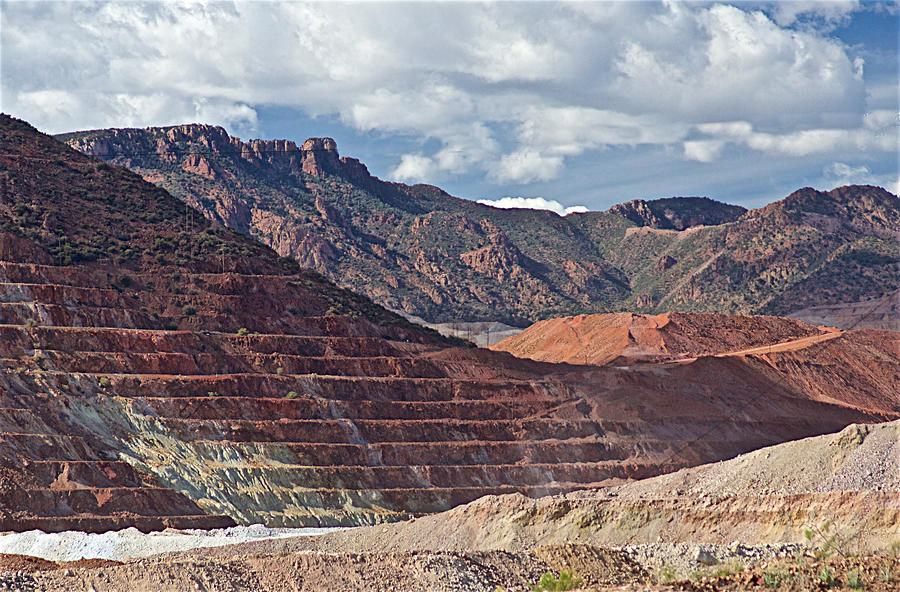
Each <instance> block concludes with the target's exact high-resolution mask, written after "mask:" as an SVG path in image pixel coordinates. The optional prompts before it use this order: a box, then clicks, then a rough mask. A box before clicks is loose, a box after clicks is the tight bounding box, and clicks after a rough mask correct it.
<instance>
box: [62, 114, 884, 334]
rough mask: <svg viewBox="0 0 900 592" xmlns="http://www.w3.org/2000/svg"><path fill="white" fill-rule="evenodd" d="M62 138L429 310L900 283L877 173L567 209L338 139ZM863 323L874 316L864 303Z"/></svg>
mask: <svg viewBox="0 0 900 592" xmlns="http://www.w3.org/2000/svg"><path fill="white" fill-rule="evenodd" d="M61 139H63V140H65V141H67V142H68V143H69V144H70V145H72V146H73V147H75V148H77V149H79V150H82V151H84V152H87V153H90V154H94V155H103V157H104V158H105V159H107V160H109V161H111V162H115V163H117V164H122V165H125V166H128V167H130V168H132V169H133V170H135V171H137V172H138V173H140V174H141V175H143V176H144V177H145V178H146V179H148V180H150V181H152V182H154V183H157V184H159V185H160V186H162V187H164V188H165V189H167V190H168V191H170V192H172V193H173V194H175V195H176V196H177V197H179V198H181V199H183V200H185V201H186V202H187V203H189V204H190V205H192V206H194V207H196V208H198V209H200V210H201V211H203V212H204V214H205V215H206V216H208V217H209V218H211V219H214V220H217V221H219V222H221V223H223V224H226V225H229V226H230V227H233V228H235V229H237V230H239V231H241V232H244V233H247V234H249V235H251V236H253V237H255V238H258V239H259V240H261V241H263V242H265V243H267V244H268V245H270V246H272V247H273V248H275V249H276V250H277V251H278V252H279V253H280V254H282V255H285V256H290V257H293V258H295V259H297V260H298V261H299V262H300V263H301V264H303V265H305V266H308V267H311V268H314V269H316V270H317V271H319V272H320V273H322V274H324V275H326V276H327V277H329V278H330V279H332V280H333V281H335V282H337V283H339V284H340V285H342V286H344V287H347V288H351V289H353V290H355V291H357V292H360V293H363V294H365V295H367V296H369V297H370V298H372V299H373V300H375V301H376V302H378V303H380V304H383V305H385V306H387V307H389V308H392V309H395V310H402V311H404V312H405V313H407V314H412V315H416V316H419V317H422V318H424V319H425V320H426V321H430V322H441V321H446V322H452V321H459V320H471V321H476V320H481V321H497V320H499V321H503V322H506V323H508V324H513V325H516V326H526V325H528V324H530V323H532V322H533V321H535V320H538V319H541V318H550V317H556V316H564V315H570V314H580V313H592V312H609V311H624V310H636V311H639V312H646V313H651V312H652V313H660V312H666V311H670V310H683V311H699V312H730V313H741V314H748V313H754V314H760V313H762V314H787V313H791V312H794V311H798V310H800V309H803V308H808V307H812V306H822V305H835V304H846V303H852V302H856V301H860V300H871V299H874V298H880V297H882V296H884V295H886V294H888V293H891V292H893V291H895V290H897V289H900V283H898V279H897V278H898V277H900V269H898V268H897V260H898V259H900V246H898V241H897V238H896V237H897V233H898V232H900V221H898V212H900V206H898V199H897V197H896V196H893V195H891V194H889V193H887V192H885V191H884V190H883V189H879V188H875V187H849V188H841V189H837V190H835V191H833V192H830V193H827V194H826V193H822V192H817V191H814V190H812V189H808V190H801V191H799V192H797V193H796V194H794V195H792V196H790V197H789V198H787V199H785V200H783V201H782V202H776V203H775V204H771V205H770V206H767V207H766V208H762V209H760V210H754V211H752V212H747V211H746V210H745V209H744V208H741V207H739V206H732V205H728V204H723V203H720V202H716V201H713V200H710V199H707V198H670V199H660V200H648V201H645V200H636V201H631V202H628V203H625V204H622V205H619V206H615V207H613V208H611V209H610V210H609V211H607V212H589V213H586V214H574V215H570V216H567V217H565V218H560V217H558V216H556V215H554V214H551V213H549V212H536V211H528V210H505V211H504V210H497V209H493V208H488V207H486V206H481V205H478V204H474V203H472V202H469V201H465V200H460V199H456V198H453V197H452V196H450V195H448V194H446V193H445V192H443V191H441V190H440V189H438V188H436V187H432V186H428V185H414V186H406V185H401V184H396V183H387V182H383V181H381V180H379V179H377V178H375V177H372V176H371V175H370V174H369V172H368V170H367V169H366V167H365V166H364V165H363V164H361V163H360V162H359V161H357V160H356V159H353V158H347V157H341V156H339V154H338V152H337V146H336V145H335V143H334V141H333V140H331V139H329V138H311V139H309V140H307V141H306V142H304V143H303V144H302V145H301V146H300V148H297V147H296V146H295V145H294V144H293V143H291V142H286V141H265V142H264V141H259V140H252V141H250V142H241V141H240V140H237V139H235V138H229V137H228V136H227V135H226V134H225V132H224V130H222V129H221V128H212V127H210V126H200V125H194V126H179V127H175V128H151V129H146V130H100V131H94V132H80V133H76V134H68V135H65V136H61ZM854 322H855V325H854V326H855V327H857V328H861V327H866V326H868V320H867V317H865V316H860V317H859V318H857V319H855V321H854ZM872 327H873V328H878V327H881V325H879V324H877V323H875V324H873V325H872Z"/></svg>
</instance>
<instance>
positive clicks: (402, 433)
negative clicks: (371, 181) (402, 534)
mask: <svg viewBox="0 0 900 592" xmlns="http://www.w3.org/2000/svg"><path fill="white" fill-rule="evenodd" d="M0 124H2V125H0V141H2V143H3V150H2V152H0V188H2V195H0V198H2V200H0V222H2V229H3V230H2V232H0V334H2V337H0V467H2V470H0V511H2V526H0V528H4V529H12V530H21V529H29V528H41V529H44V530H62V529H68V528H78V529H82V530H105V529H109V528H121V527H124V526H129V525H136V526H138V527H140V528H144V529H150V528H161V527H163V526H178V527H185V526H205V527H210V526H216V525H225V524H230V523H231V522H232V521H238V522H245V523H249V522H264V523H266V524H269V525H314V524H323V525H328V524H359V523H372V522H379V521H386V520H396V519H399V518H405V517H407V516H408V514H409V513H426V512H434V511H438V510H443V509H447V508H449V507H452V506H454V505H457V504H460V503H463V502H467V501H470V500H473V499H475V498H477V497H479V496H482V495H485V494H488V493H509V492H522V493H525V494H528V495H532V496H534V495H541V494H545V493H554V492H561V491H567V490H571V489H577V488H583V487H587V486H595V485H604V484H610V483H616V482H620V481H621V480H625V479H633V478H640V477H646V476H650V475H656V474H659V473H663V472H667V471H671V470H673V469H675V468H679V467H683V466H688V465H694V464H698V463H703V462H708V461H712V460H717V459H721V458H726V457H730V456H734V455H736V454H738V453H740V452H744V451H747V450H751V449H754V448H758V447H760V446H763V445H767V444H771V443H775V442H780V441H784V440H789V439H794V438H798V437H802V436H807V435H812V434H818V433H823V432H829V431H834V430H837V429H839V428H841V427H843V426H844V425H846V424H847V423H850V422H872V421H880V420H883V419H887V418H893V417H896V416H897V415H898V413H897V412H898V408H897V404H896V392H897V390H898V389H897V385H898V382H900V380H898V374H897V368H898V367H900V361H898V359H897V357H898V356H897V352H896V350H894V349H891V348H889V347H886V346H885V344H884V343H883V341H881V340H880V337H878V336H877V335H876V334H872V335H875V337H872V338H871V342H866V343H858V341H859V339H858V338H856V337H853V336H850V337H847V336H846V335H840V336H839V337H840V338H841V339H845V340H847V343H848V344H852V347H850V348H849V349H847V350H846V351H844V349H841V348H840V347H839V348H838V350H839V351H838V352H837V353H834V352H832V353H831V354H829V355H828V356H826V355H825V354H822V357H820V358H815V357H811V356H810V355H808V354H807V353H803V352H806V351H807V350H808V349H809V348H807V349H804V350H801V353H800V354H798V353H797V352H779V353H778V354H777V355H779V356H788V357H783V358H779V359H778V360H781V361H778V360H775V361H774V362H773V360H774V358H771V356H774V355H776V354H771V355H770V354H761V355H756V354H752V355H745V356H738V357H725V358H717V357H702V358H698V359H696V360H692V361H688V362H682V363H674V364H669V365H658V366H655V367H653V368H652V369H650V370H648V371H643V370H621V369H616V368H591V369H585V368H580V367H579V368H574V367H570V366H555V365H549V364H541V363H538V362H532V361H525V360H521V359H517V358H514V357H512V356H509V355H507V354H503V353H495V352H490V351H486V350H476V349H472V348H453V347H450V344H449V343H448V342H446V341H444V340H442V339H440V338H439V337H437V336H436V335H435V334H433V333H429V332H425V331H423V330H420V329H417V328H415V327H412V326H410V325H409V324H407V323H405V322H404V321H402V319H400V318H399V317H396V316H394V315H392V314H390V313H388V312H386V311H385V310H384V309H381V308H379V307H376V306H374V305H372V303H371V302H368V301H367V300H365V299H363V298H360V297H358V296H356V295H353V294H350V293H348V292H345V291H343V290H340V289H338V288H336V287H334V286H333V285H332V284H330V283H328V282H327V281H325V280H323V279H322V278H321V277H319V276H317V275H316V274H313V273H309V272H305V271H302V270H300V269H298V268H297V267H296V264H294V263H292V262H290V261H286V260H284V259H282V258H278V257H277V255H276V254H275V253H274V252H272V251H270V250H269V249H267V248H265V247H262V246H260V245H259V244H258V243H255V242H253V241H251V240H250V239H247V238H245V237H241V236H239V235H236V234H235V233H231V232H230V231H227V230H226V229H224V228H222V227H219V226H216V225H214V224H211V223H209V222H206V221H204V220H203V219H202V218H200V217H199V216H197V218H196V219H193V218H192V214H191V210H189V209H186V208H185V206H184V205H183V204H180V203H179V202H178V201H177V200H175V198H173V197H172V196H170V195H168V194H166V193H165V192H163V191H161V190H159V189H157V188H154V187H152V186H151V185H149V184H146V183H144V182H143V181H141V180H140V179H137V178H136V177H135V176H134V175H132V174H131V173H128V172H126V171H123V170H120V169H116V168H113V167H109V166H106V165H103V164H101V163H98V162H96V161H94V160H92V159H89V158H87V157H85V156H82V155H79V154H77V153H75V152H74V151H72V150H70V149H68V148H66V147H65V146H63V145H62V144H59V143H57V142H55V141H54V140H52V139H51V138H48V137H46V136H42V135H40V134H38V133H37V132H35V131H34V130H33V129H32V128H30V127H28V126H27V125H26V124H23V123H21V122H16V121H15V120H12V119H10V118H6V117H4V118H2V120H0ZM84 220H89V221H90V220H93V221H94V223H93V224H88V223H86V222H85V221H84ZM66 245H69V247H67V246H66ZM73 245H74V247H72V246H73ZM773 322H774V321H773ZM789 323H791V326H795V327H799V328H798V329H797V331H800V330H801V329H802V327H803V326H802V324H800V323H794V322H789ZM241 328H247V330H245V331H242V330H240V329H241ZM761 330H762V329H761ZM766 331H768V329H766ZM772 331H775V329H772ZM803 331H807V332H810V331H811V333H812V335H813V337H816V335H815V333H816V332H815V330H807V329H803ZM805 334H806V333H804V335H805ZM867 335H868V334H867ZM766 339H767V338H766ZM759 342H760V343H769V341H766V340H765V339H763V338H760V340H759ZM837 342H838V339H837V338H835V339H833V340H831V341H829V342H827V344H831V345H832V346H833V347H834V343H837ZM756 343H757V342H754V344H756ZM823 343H824V342H823ZM823 343H819V344H815V345H816V346H823ZM848 347H849V346H848ZM854 348H855V349H854ZM841 352H843V353H841ZM801 354H802V355H801ZM876 354H877V355H878V356H880V357H879V362H878V363H880V364H881V365H882V368H883V370H884V373H883V375H882V378H881V379H880V381H877V380H875V379H873V378H872V376H871V373H868V374H867V373H865V372H862V371H860V373H859V374H858V375H856V374H853V375H848V376H850V378H849V379H847V380H845V381H844V382H836V381H835V380H834V379H833V373H834V372H837V371H839V370H842V369H835V368H832V366H830V364H831V363H832V361H833V359H834V356H835V355H843V356H845V358H847V359H850V360H854V359H856V360H857V363H856V365H855V366H854V368H857V367H860V366H862V365H863V363H870V360H871V358H872V356H873V355H876ZM790 355H793V356H795V357H793V358H791V357H789V356H790ZM861 355H865V360H864V361H860V360H858V359H857V358H858V357H859V356H861ZM766 356H770V357H768V358H767V357H766ZM770 358H771V359H770ZM891 369H892V370H891ZM828 389H830V390H828ZM823 393H825V395H823Z"/></svg>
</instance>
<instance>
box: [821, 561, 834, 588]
mask: <svg viewBox="0 0 900 592" xmlns="http://www.w3.org/2000/svg"><path fill="white" fill-rule="evenodd" d="M819 581H820V582H822V584H824V585H825V587H826V588H831V587H833V586H834V584H835V579H834V574H833V573H832V572H831V569H829V568H828V567H826V566H824V565H823V566H822V571H820V572H819Z"/></svg>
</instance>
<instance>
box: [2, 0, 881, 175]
mask: <svg viewBox="0 0 900 592" xmlns="http://www.w3.org/2000/svg"><path fill="white" fill-rule="evenodd" d="M864 6H865V5H863V7H864ZM858 9H862V8H861V7H860V5H858V3H856V2H815V3H812V2H795V3H753V4H751V3H746V4H745V3H740V2H735V3H731V4H727V3H715V4H707V3H690V2H689V3H682V2H668V1H666V2H658V3H655V2H596V3H551V2H533V3H499V4H491V3H487V4H481V3H453V2H451V3H411V4H406V3H352V4H351V3H319V2H312V3H300V2H278V1H274V2H249V1H234V2H211V3H199V2H198V3H195V2H150V1H135V2H103V1H97V2H41V1H35V2H29V1H18V2H5V3H2V4H0V19H2V22H0V25H2V30H3V70H2V85H0V89H2V94H0V102H2V108H3V110H4V111H6V112H9V113H12V114H13V115H16V116H18V117H23V118H25V119H27V120H29V121H31V122H33V123H34V124H36V125H37V126H38V127H39V128H40V129H42V130H45V131H49V132H62V131H71V130H73V129H86V128H98V127H121V126H145V125H168V124H174V123H183V122H189V121H202V122H206V123H216V124H221V125H225V126H226V127H227V128H228V129H229V130H231V131H233V132H236V133H238V134H241V133H247V132H252V131H253V130H255V129H256V128H257V126H258V125H259V120H260V118H261V117H262V115H261V114H262V113H264V112H265V110H266V109H270V108H279V107H284V108H289V109H296V110H299V111H302V112H304V113H305V114H307V115H309V116H311V117H317V116H325V117H331V118H336V119H337V120H339V121H340V122H342V124H343V125H346V126H348V127H350V128H353V129H355V130H358V131H360V132H367V133H373V134H380V135H383V136H385V137H387V138H390V137H391V135H398V136H402V137H403V138H404V139H405V140H410V139H411V140H412V142H413V143H415V144H417V146H414V147H413V148H412V149H407V150H404V151H403V153H401V154H398V155H397V156H395V157H394V158H395V159H396V160H395V161H394V162H393V163H392V167H393V174H394V175H395V176H396V178H399V179H402V180H422V181H429V180H430V181H437V180H442V179H446V178H449V177H454V176H480V177H481V178H482V179H484V180H487V181H490V182H494V183H502V184H526V183H532V182H542V181H549V180H553V179H556V178H559V177H560V175H561V174H562V173H563V171H564V170H565V168H566V166H567V164H568V163H570V162H572V160H573V159H575V158H578V157H582V156H583V155H585V154H586V153H588V152H590V151H598V153H599V151H603V150H606V149H609V148H616V149H628V150H630V149H634V148H638V147H647V146H649V147H654V148H659V149H661V150H664V151H667V153H669V154H672V155H677V156H676V157H677V158H683V159H685V160H688V161H699V162H713V161H717V160H719V159H721V158H725V157H734V156H735V155H737V157H740V155H739V154H738V153H739V152H740V151H744V152H747V151H758V152H762V153H765V154H767V155H776V156H778V155H791V156H804V155H812V154H821V155H825V156H824V158H826V159H828V160H840V158H841V156H840V154H841V153H842V152H844V151H847V150H864V151H868V152H869V153H877V154H881V155H882V156H883V155H884V154H885V153H892V152H896V151H897V144H896V135H897V134H896V118H895V116H896V113H895V112H894V113H893V119H891V122H893V123H891V122H887V120H888V119H890V118H891V113H890V111H891V109H893V103H892V101H895V99H896V84H889V82H891V81H890V80H888V81H884V80H882V81H881V82H880V83H879V84H880V86H878V87H873V88H867V83H866V77H865V69H864V62H863V57H862V54H861V53H860V52H859V51H857V49H855V48H854V47H853V46H849V45H847V44H845V43H843V42H841V41H840V40H839V39H837V38H835V37H833V36H832V35H831V33H830V29H829V28H828V27H829V26H833V25H834V24H836V23H844V22H845V21H846V19H847V18H848V16H849V15H851V14H852V13H853V12H854V11H856V10H858ZM798 23H799V24H802V23H813V24H815V23H820V25H821V26H800V25H799V24H798ZM876 99H877V100H876ZM873 101H875V102H877V104H871V103H872V102H873ZM874 109H878V110H881V111H885V110H886V111H887V114H886V115H885V114H881V113H879V114H874V115H870V116H869V117H866V116H865V114H866V113H867V112H868V111H872V110H874ZM729 122H730V123H729ZM892 126H893V127H892ZM726 147H729V149H728V150H726V149H725V148H726ZM733 148H737V149H738V150H734V149H733ZM817 166H821V164H819V165H817Z"/></svg>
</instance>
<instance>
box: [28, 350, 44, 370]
mask: <svg viewBox="0 0 900 592" xmlns="http://www.w3.org/2000/svg"><path fill="white" fill-rule="evenodd" d="M31 359H32V360H34V363H35V364H36V365H37V367H38V368H41V369H43V368H44V362H45V361H46V360H47V359H46V358H45V357H44V354H42V353H41V352H34V355H33V356H31Z"/></svg>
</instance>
